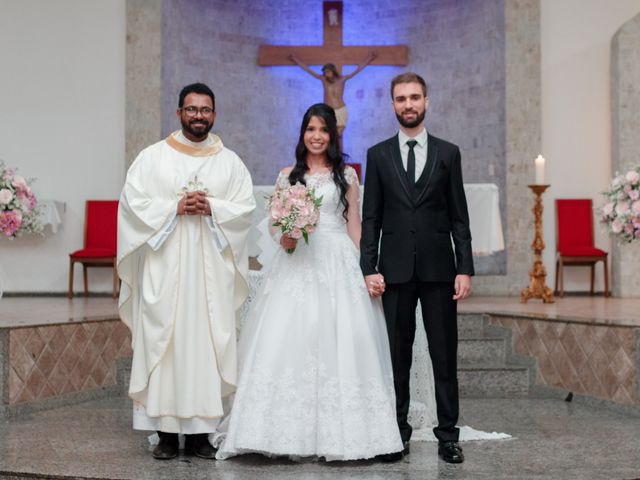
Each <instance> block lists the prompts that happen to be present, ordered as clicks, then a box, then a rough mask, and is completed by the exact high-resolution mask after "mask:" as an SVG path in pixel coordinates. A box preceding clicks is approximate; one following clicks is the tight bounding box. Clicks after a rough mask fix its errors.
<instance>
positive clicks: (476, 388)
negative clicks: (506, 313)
mask: <svg viewBox="0 0 640 480" xmlns="http://www.w3.org/2000/svg"><path fill="white" fill-rule="evenodd" d="M533 367H534V363H533V361H532V360H531V359H529V358H523V357H518V356H516V355H514V354H513V352H512V349H511V331H510V330H509V329H507V328H501V327H495V326H493V325H490V324H489V317H488V316H487V315H482V314H459V315H458V386H459V389H460V395H461V396H463V397H474V398H477V397H487V398H504V397H526V396H528V395H529V389H530V386H531V379H532V372H533Z"/></svg>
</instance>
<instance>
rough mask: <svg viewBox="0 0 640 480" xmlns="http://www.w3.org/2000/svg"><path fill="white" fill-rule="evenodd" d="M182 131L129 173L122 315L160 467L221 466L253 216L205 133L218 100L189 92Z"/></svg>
mask: <svg viewBox="0 0 640 480" xmlns="http://www.w3.org/2000/svg"><path fill="white" fill-rule="evenodd" d="M177 116H178V119H179V120H180V122H181V125H182V129H181V130H178V131H176V132H174V133H172V134H170V135H169V136H168V137H167V138H166V139H165V140H162V141H160V142H158V143H155V144H153V145H151V146H150V147H148V148H146V149H144V150H143V151H142V152H141V153H140V154H139V155H138V157H137V158H136V160H135V161H134V162H133V164H132V165H131V168H130V169H129V171H128V173H127V178H126V182H125V185H124V188H123V190H122V195H121V197H120V206H119V211H118V273H119V275H120V278H121V280H122V287H121V293H120V302H119V311H120V317H121V319H122V321H123V322H124V323H125V324H126V325H127V326H128V327H129V328H130V329H131V336H132V347H133V361H132V366H131V382H130V385H129V396H130V397H131V398H132V399H133V401H134V414H133V428H134V429H137V430H156V431H157V432H158V435H159V443H158V445H157V446H156V447H155V449H154V450H153V456H154V457H155V458H157V459H170V458H174V457H176V456H177V455H178V451H179V450H178V449H179V442H178V438H179V437H178V434H185V453H187V454H193V455H197V456H200V457H203V458H214V457H215V450H214V448H213V447H212V445H211V443H210V442H209V439H208V435H209V434H210V433H213V432H215V430H216V427H217V425H218V422H219V419H220V418H221V417H222V415H223V402H224V399H225V397H227V396H229V395H230V394H231V393H233V391H234V389H235V385H236V315H237V312H238V309H239V308H240V306H241V305H242V303H243V302H244V300H245V298H246V296H247V294H248V285H247V274H248V251H247V234H248V232H249V228H250V226H251V218H250V216H251V212H252V210H253V209H254V208H255V202H254V198H253V189H252V183H251V177H250V175H249V172H248V170H247V168H246V167H245V165H244V164H243V163H242V161H241V160H240V158H239V157H238V155H236V154H235V153H234V152H232V151H231V150H229V149H228V148H226V147H224V146H223V144H222V141H221V139H220V138H219V137H218V136H216V135H213V134H211V133H210V130H211V128H212V127H213V124H214V120H215V117H216V112H215V97H214V94H213V92H212V91H211V89H210V88H209V87H207V86H206V85H204V84H201V83H196V84H192V85H188V86H186V87H184V88H183V89H182V91H181V92H180V96H179V101H178V109H177Z"/></svg>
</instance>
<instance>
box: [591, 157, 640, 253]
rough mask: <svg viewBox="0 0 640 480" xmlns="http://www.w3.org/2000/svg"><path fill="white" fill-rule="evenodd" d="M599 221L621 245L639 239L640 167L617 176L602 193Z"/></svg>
mask: <svg viewBox="0 0 640 480" xmlns="http://www.w3.org/2000/svg"><path fill="white" fill-rule="evenodd" d="M604 196H605V197H607V200H608V201H607V203H605V204H604V205H603V206H602V207H601V208H600V221H601V222H602V223H603V224H605V225H607V227H608V229H609V232H611V233H612V234H613V235H615V236H616V237H618V239H619V240H621V241H622V243H630V242H632V241H633V240H636V239H640V167H636V168H635V169H632V170H629V171H628V172H627V173H625V174H621V175H617V176H616V177H615V178H614V179H613V180H611V184H610V185H609V189H608V190H607V191H606V192H604Z"/></svg>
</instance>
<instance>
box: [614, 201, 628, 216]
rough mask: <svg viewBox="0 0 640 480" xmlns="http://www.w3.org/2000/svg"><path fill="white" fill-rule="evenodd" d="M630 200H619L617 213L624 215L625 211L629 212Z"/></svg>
mask: <svg viewBox="0 0 640 480" xmlns="http://www.w3.org/2000/svg"><path fill="white" fill-rule="evenodd" d="M629 208H630V206H629V202H619V203H618V204H617V205H616V213H617V214H618V215H624V214H625V213H627V212H628V211H629Z"/></svg>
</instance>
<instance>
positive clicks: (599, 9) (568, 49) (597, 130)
mask: <svg viewBox="0 0 640 480" xmlns="http://www.w3.org/2000/svg"><path fill="white" fill-rule="evenodd" d="M639 12H640V0H618V1H615V2H607V1H605V0H562V1H557V0H542V1H541V51H542V56H541V58H542V65H541V72H542V92H541V94H542V151H541V152H539V153H542V155H543V156H544V157H545V158H546V160H547V162H546V166H547V168H546V176H547V178H546V181H547V183H550V184H551V187H550V188H549V189H548V190H547V192H545V194H544V195H545V196H544V207H545V211H544V218H543V224H544V229H545V230H544V241H545V244H546V246H547V248H546V250H545V252H544V262H545V265H546V266H547V272H548V274H549V276H548V277H547V280H548V281H547V283H548V284H549V285H551V286H553V278H554V274H555V213H554V208H555V207H554V199H556V198H591V199H593V204H594V207H596V206H599V205H601V204H602V203H603V197H602V195H601V192H602V191H604V190H606V188H607V186H608V185H609V181H610V179H611V176H612V174H614V173H615V172H614V171H612V157H611V155H612V153H611V142H612V116H611V111H612V106H611V93H610V92H611V88H610V83H611V70H610V65H611V53H610V51H611V42H612V39H613V37H614V35H615V33H616V31H617V30H618V29H619V28H620V27H621V26H622V25H623V24H624V23H625V22H626V21H627V20H629V19H631V18H633V17H634V16H635V15H636V14H638V13H639ZM636 146H637V144H636ZM532 153H533V155H532V161H533V158H534V157H535V156H536V155H537V153H538V152H532ZM637 153H638V152H637V150H636V165H637V163H638V162H637ZM594 231H595V243H596V246H598V247H599V248H602V249H604V250H606V251H608V252H612V247H613V244H612V241H611V239H610V238H609V236H608V233H607V232H606V230H605V229H604V227H602V226H600V225H598V224H597V223H596V224H595V228H594ZM609 256H610V257H611V253H610V255H609ZM610 262H611V260H610ZM610 264H611V263H610ZM614 280H615V279H614ZM564 283H565V289H566V290H569V291H570V290H581V291H585V290H588V288H589V272H588V269H586V268H584V267H573V268H565V282H564ZM614 287H615V284H614ZM603 289H604V282H603V272H602V267H601V266H600V265H598V267H597V268H596V290H597V291H603ZM637 295H640V294H636V295H634V296H637Z"/></svg>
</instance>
